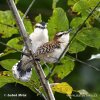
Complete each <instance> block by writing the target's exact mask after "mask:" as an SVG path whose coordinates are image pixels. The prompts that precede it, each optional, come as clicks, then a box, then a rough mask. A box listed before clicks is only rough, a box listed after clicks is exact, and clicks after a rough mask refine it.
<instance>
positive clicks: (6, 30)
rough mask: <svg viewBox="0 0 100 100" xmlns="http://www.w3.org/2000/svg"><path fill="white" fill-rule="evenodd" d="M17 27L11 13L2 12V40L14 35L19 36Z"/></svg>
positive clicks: (0, 22) (0, 30) (0, 17)
mask: <svg viewBox="0 0 100 100" xmlns="http://www.w3.org/2000/svg"><path fill="white" fill-rule="evenodd" d="M14 25H15V20H14V18H13V16H12V13H11V11H9V10H8V11H0V34H1V36H2V38H8V37H11V36H12V35H13V34H18V30H17V28H16V27H14Z"/></svg>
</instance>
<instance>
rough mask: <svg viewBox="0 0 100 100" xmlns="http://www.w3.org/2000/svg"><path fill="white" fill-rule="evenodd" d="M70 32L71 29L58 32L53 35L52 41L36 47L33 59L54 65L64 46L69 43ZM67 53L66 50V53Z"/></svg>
mask: <svg viewBox="0 0 100 100" xmlns="http://www.w3.org/2000/svg"><path fill="white" fill-rule="evenodd" d="M70 31H71V29H69V30H68V31H62V32H58V33H56V34H55V36H54V38H53V40H51V41H49V42H47V43H44V44H43V45H41V46H40V47H38V48H37V51H36V53H35V59H36V60H41V61H43V62H46V63H56V62H57V61H58V58H59V57H60V55H61V53H62V52H63V51H64V49H65V47H66V45H68V43H69V39H70V35H69V33H70ZM67 51H68V49H67V50H66V52H67ZM66 52H65V53H66ZM63 56H64V55H63Z"/></svg>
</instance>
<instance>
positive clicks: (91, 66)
mask: <svg viewBox="0 0 100 100" xmlns="http://www.w3.org/2000/svg"><path fill="white" fill-rule="evenodd" d="M67 56H69V57H70V58H72V59H74V60H76V61H78V62H80V63H82V64H84V65H87V66H89V67H90V68H93V69H95V70H96V71H100V69H99V68H97V67H95V66H93V65H91V64H87V63H85V62H84V61H81V60H79V59H77V58H74V57H72V56H70V55H68V54H67Z"/></svg>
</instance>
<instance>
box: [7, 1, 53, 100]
mask: <svg viewBox="0 0 100 100" xmlns="http://www.w3.org/2000/svg"><path fill="white" fill-rule="evenodd" d="M7 1H8V4H9V7H10V9H11V11H12V13H13V15H14V18H15V20H16V22H17V24H18V27H19V30H20V34H21V36H22V37H23V40H24V43H25V46H26V49H27V51H28V52H29V53H30V56H29V57H30V58H32V59H33V61H32V63H33V65H34V68H35V70H36V72H37V74H38V77H39V79H40V82H41V85H42V86H43V89H44V91H45V94H46V99H47V100H55V98H54V95H53V92H52V90H51V87H50V84H49V82H48V81H47V80H46V79H45V74H44V71H43V69H42V67H41V65H40V62H37V61H35V60H34V52H33V51H32V46H31V42H30V40H29V38H28V35H27V32H26V29H25V27H24V24H23V21H22V19H21V17H20V15H19V13H18V10H17V8H16V5H15V3H14V1H13V0H7Z"/></svg>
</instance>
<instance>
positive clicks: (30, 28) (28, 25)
mask: <svg viewBox="0 0 100 100" xmlns="http://www.w3.org/2000/svg"><path fill="white" fill-rule="evenodd" d="M24 25H25V28H26V30H27V32H28V34H30V33H32V32H33V26H32V23H31V21H30V20H29V19H26V20H24Z"/></svg>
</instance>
